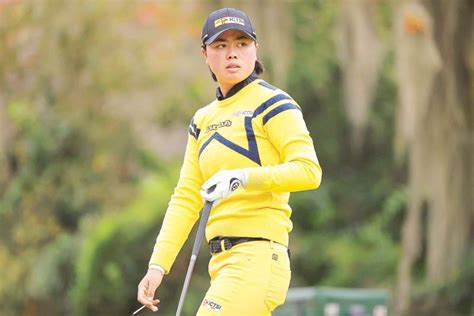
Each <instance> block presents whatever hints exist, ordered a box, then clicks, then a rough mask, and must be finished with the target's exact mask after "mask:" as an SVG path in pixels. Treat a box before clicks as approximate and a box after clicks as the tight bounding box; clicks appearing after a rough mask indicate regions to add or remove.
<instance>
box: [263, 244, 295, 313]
mask: <svg viewBox="0 0 474 316" xmlns="http://www.w3.org/2000/svg"><path fill="white" fill-rule="evenodd" d="M270 256H271V260H270V261H271V264H270V277H269V282H268V285H267V293H266V296H265V304H266V305H267V308H268V310H269V311H270V312H271V311H273V310H274V309H275V308H277V307H278V306H279V305H282V304H283V303H285V299H286V294H287V293H288V287H289V286H290V279H291V270H290V260H289V258H288V252H287V249H286V248H285V247H283V246H281V245H277V244H275V245H274V246H273V247H272V248H271V253H270Z"/></svg>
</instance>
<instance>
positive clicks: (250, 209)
mask: <svg viewBox="0 0 474 316" xmlns="http://www.w3.org/2000/svg"><path fill="white" fill-rule="evenodd" d="M243 168H245V169H247V170H248V181H247V184H246V185H245V188H242V189H239V190H236V191H234V192H233V193H232V194H231V195H230V196H229V197H228V198H226V199H224V200H223V201H221V202H220V203H219V204H217V205H216V206H215V207H213V209H212V210H211V213H210V216H209V221H208V223H207V226H206V239H207V240H210V239H212V238H214V237H216V236H242V237H263V238H268V239H270V240H273V241H276V242H278V243H281V244H284V245H288V233H289V232H290V231H291V230H292V227H293V226H292V223H291V220H290V215H291V208H290V206H289V205H288V199H289V197H290V193H289V192H294V191H302V190H309V189H315V188H317V187H318V186H319V184H320V182H321V175H322V172H321V168H320V166H319V163H318V159H317V157H316V153H315V150H314V146H313V142H312V139H311V137H310V135H309V132H308V130H307V128H306V124H305V122H304V120H303V116H302V113H301V110H300V108H299V106H298V105H297V104H296V102H295V101H294V100H293V99H292V98H291V97H290V96H289V95H288V94H286V93H285V92H284V91H282V90H280V89H277V88H275V87H273V86H271V85H269V84H268V83H266V82H265V81H263V80H261V79H257V80H254V81H252V82H251V83H250V84H248V85H247V86H245V87H243V88H242V89H241V90H240V91H238V92H237V93H236V94H235V95H233V96H231V97H229V98H227V99H224V100H221V101H218V100H215V101H213V102H212V103H210V104H209V105H207V106H205V107H203V108H201V109H199V110H198V111H197V112H196V114H195V115H194V118H193V120H192V121H191V124H190V126H189V136H188V143H187V146H186V152H185V156H184V162H183V166H182V168H181V172H180V178H179V181H178V184H177V186H176V188H175V191H174V194H173V196H172V197H171V200H170V202H169V206H168V209H167V211H166V215H165V219H164V221H163V224H162V227H161V230H160V233H159V235H158V237H157V240H156V244H155V247H154V251H153V254H152V256H151V260H150V264H157V265H160V266H161V267H163V268H164V269H165V271H166V272H167V273H168V272H169V271H170V269H171V266H172V264H173V262H174V260H175V258H176V256H177V254H178V252H179V250H180V249H181V247H182V245H183V244H184V242H185V241H186V239H187V238H188V235H189V232H190V231H191V229H192V227H193V225H194V223H195V222H196V221H197V219H198V218H199V211H200V210H201V208H202V207H203V201H202V198H201V196H200V193H199V191H200V188H201V185H202V184H203V183H204V182H205V181H206V180H207V179H209V178H210V177H211V176H212V175H214V174H215V173H216V172H218V171H220V170H231V169H243Z"/></svg>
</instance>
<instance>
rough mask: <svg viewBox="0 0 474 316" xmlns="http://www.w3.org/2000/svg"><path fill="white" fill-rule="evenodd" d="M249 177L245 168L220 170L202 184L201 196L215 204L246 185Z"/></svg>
mask: <svg viewBox="0 0 474 316" xmlns="http://www.w3.org/2000/svg"><path fill="white" fill-rule="evenodd" d="M247 178H248V176H247V171H246V170H243V169H235V170H222V171H219V172H218V173H216V174H215V175H213V176H212V177H210V178H209V180H207V181H206V182H205V183H204V184H203V185H202V187H201V196H202V198H203V199H204V200H205V201H208V202H214V205H215V204H216V203H217V202H219V201H220V200H222V199H225V198H226V197H228V196H229V194H231V193H232V192H233V191H235V190H237V189H238V188H239V187H241V186H245V184H246V183H247Z"/></svg>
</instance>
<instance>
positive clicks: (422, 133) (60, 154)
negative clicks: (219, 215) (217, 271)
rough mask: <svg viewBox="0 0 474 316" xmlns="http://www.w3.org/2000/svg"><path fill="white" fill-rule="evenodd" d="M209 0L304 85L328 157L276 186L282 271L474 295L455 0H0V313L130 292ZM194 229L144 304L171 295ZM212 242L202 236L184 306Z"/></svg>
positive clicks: (421, 294) (97, 302) (147, 242)
mask: <svg viewBox="0 0 474 316" xmlns="http://www.w3.org/2000/svg"><path fill="white" fill-rule="evenodd" d="M222 6H232V7H236V8H239V9H243V10H244V11H246V12H247V13H248V14H249V15H250V16H251V17H252V19H253V20H254V23H255V25H256V28H257V32H258V33H257V34H258V38H259V43H260V48H259V58H260V60H262V61H263V63H264V64H265V66H266V72H265V73H264V76H263V78H264V79H265V80H267V81H269V82H270V83H272V84H274V85H277V86H279V87H281V88H283V89H284V90H286V91H288V92H289V93H290V94H291V95H292V96H293V97H294V98H295V99H296V100H297V101H298V102H299V104H300V105H301V107H302V109H303V113H304V116H305V119H306V122H307V124H308V127H309V129H310V131H311V134H312V137H313V139H314V142H315V147H316V151H317V153H318V157H319V160H320V162H321V165H322V167H323V171H324V174H323V182H322V185H321V187H320V188H319V189H318V190H316V191H308V192H303V193H296V194H293V195H292V197H291V205H292V207H293V215H292V219H293V222H294V227H295V228H294V231H293V232H292V234H291V238H290V239H291V241H290V248H291V251H292V273H293V274H292V275H293V277H292V282H291V286H292V287H301V286H316V285H318V286H337V287H353V288H386V289H389V290H390V291H391V293H392V297H393V304H392V305H393V306H391V313H393V315H443V316H445V315H474V244H473V241H474V209H473V205H474V197H473V196H474V171H473V166H474V106H473V100H474V44H473V43H474V24H473V21H474V18H473V12H474V3H473V2H472V1H469V0H444V1H443V0H419V1H416V0H401V1H388V0H387V1H383V0H338V1H329V0H326V1H325V0H311V1H310V0H307V1H302V0H295V1H278V0H265V1H264V0H262V1H250V0H249V1H197V0H183V1H171V0H170V1H165V0H161V1H138V0H137V1H125V0H116V1H113V0H109V1H95V0H36V1H33V0H30V1H24V0H2V1H0V315H25V316H35V315H78V316H79V315H126V314H130V313H131V312H132V311H133V310H135V309H136V308H137V307H139V304H138V303H137V302H136V288H137V285H138V282H139V280H140V279H141V277H142V276H143V275H144V273H145V271H146V268H147V262H148V259H149V256H150V255H151V251H152V247H153V244H154V240H155V237H156V235H157V233H158V231H159V229H160V226H161V222H162V219H163V215H164V212H165V211H166V207H167V203H168V200H169V197H170V195H171V193H172V190H173V188H174V185H175V183H176V181H177V177H178V172H179V167H180V164H181V160H182V156H183V153H184V146H185V139H186V131H187V124H188V123H189V121H190V119H191V117H192V115H193V113H194V112H195V111H196V110H197V109H198V108H199V107H201V106H203V105H205V104H207V103H208V102H210V101H211V100H212V99H213V98H214V93H215V83H214V82H212V80H211V78H210V76H209V73H208V70H207V69H206V66H205V63H204V60H203V58H202V57H201V53H200V41H199V38H200V31H201V26H202V23H203V21H204V19H205V17H206V15H207V14H208V13H209V12H210V11H212V10H214V9H217V8H219V7H222ZM193 234H194V232H193ZM193 236H194V235H193ZM191 243H192V240H191V241H189V242H188V243H187V244H186V246H185V248H183V250H182V251H181V253H180V255H179V257H178V258H177V261H176V262H175V264H174V266H173V269H172V271H171V274H170V275H169V276H167V277H166V278H165V280H164V282H163V285H162V286H161V287H160V289H159V291H158V296H159V298H160V299H161V301H162V303H161V304H160V306H161V312H160V313H159V314H160V315H174V313H175V308H176V306H177V300H178V295H179V292H180V291H181V286H182V283H183V280H184V275H185V272H186V268H187V265H188V262H189V254H190V251H191ZM208 258H209V255H208V251H207V249H206V247H205V245H203V249H202V252H201V255H200V257H199V259H198V263H197V266H196V269H195V272H194V274H193V279H192V283H191V288H190V292H189V293H188V297H187V300H186V304H185V315H191V314H193V313H194V312H195V310H196V309H197V306H198V305H199V303H200V301H201V300H202V296H203V294H204V292H205V290H206V289H207V287H208V284H209V278H208V275H207V261H208ZM142 313H143V315H146V314H151V313H149V312H145V311H144V312H142Z"/></svg>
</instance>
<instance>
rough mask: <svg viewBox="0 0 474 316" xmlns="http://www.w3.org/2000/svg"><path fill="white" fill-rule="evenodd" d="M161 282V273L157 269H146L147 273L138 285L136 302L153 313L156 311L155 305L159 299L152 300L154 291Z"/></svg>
mask: <svg viewBox="0 0 474 316" xmlns="http://www.w3.org/2000/svg"><path fill="white" fill-rule="evenodd" d="M162 280H163V272H161V271H160V270H157V269H148V272H147V273H146V274H145V276H144V277H143V279H142V280H141V281H140V284H138V294H137V300H138V301H139V302H140V303H141V304H143V305H145V306H146V307H148V308H149V309H151V310H152V311H154V312H156V311H157V310H158V307H156V306H155V305H157V304H158V303H159V302H160V300H159V299H154V297H155V291H156V289H157V288H158V287H159V286H160V284H161V281H162Z"/></svg>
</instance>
